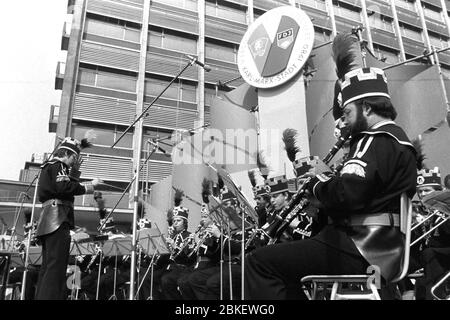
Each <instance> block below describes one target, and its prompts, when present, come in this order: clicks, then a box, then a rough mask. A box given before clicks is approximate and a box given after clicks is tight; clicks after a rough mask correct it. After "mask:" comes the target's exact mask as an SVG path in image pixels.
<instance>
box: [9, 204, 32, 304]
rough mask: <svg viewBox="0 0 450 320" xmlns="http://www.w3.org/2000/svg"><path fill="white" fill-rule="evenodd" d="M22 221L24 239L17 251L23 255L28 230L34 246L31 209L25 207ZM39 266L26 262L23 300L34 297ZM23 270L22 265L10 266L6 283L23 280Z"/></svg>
mask: <svg viewBox="0 0 450 320" xmlns="http://www.w3.org/2000/svg"><path fill="white" fill-rule="evenodd" d="M24 222H25V223H24V225H23V231H24V236H23V237H24V240H23V241H22V242H21V243H20V244H19V247H18V251H19V252H21V253H22V254H24V255H25V251H26V244H27V242H28V236H29V233H30V232H31V238H30V246H36V238H35V232H36V226H37V224H36V222H33V223H31V209H29V208H26V209H25V210H24ZM39 268H40V265H37V264H28V272H27V279H26V285H25V300H33V299H34V295H35V292H36V287H37V281H38V277H39ZM24 271H25V268H24V267H22V266H20V267H14V268H12V269H11V270H10V273H9V278H8V283H10V284H13V283H19V282H20V283H21V282H22V280H23V272H24Z"/></svg>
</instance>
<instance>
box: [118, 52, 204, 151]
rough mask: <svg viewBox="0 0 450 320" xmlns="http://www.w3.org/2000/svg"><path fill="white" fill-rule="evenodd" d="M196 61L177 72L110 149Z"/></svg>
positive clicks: (191, 61)
mask: <svg viewBox="0 0 450 320" xmlns="http://www.w3.org/2000/svg"><path fill="white" fill-rule="evenodd" d="M196 61H197V60H196V59H190V61H189V62H188V63H187V64H186V65H185V66H184V67H183V69H181V71H180V72H178V74H177V75H176V76H175V77H173V79H172V80H171V81H170V82H169V83H168V84H167V86H166V87H165V88H164V89H163V90H162V91H161V92H160V93H159V94H158V96H157V97H155V98H154V99H153V101H152V102H150V104H149V105H148V106H147V107H146V108H145V109H144V111H142V113H141V114H140V115H139V117H137V118H136V119H135V120H134V121H133V123H131V124H130V125H129V126H128V128H126V129H125V131H124V132H122V134H121V135H120V137H119V138H118V139H117V140H116V142H114V143H113V145H112V146H111V148H114V146H115V145H116V144H118V143H119V141H120V140H121V139H122V138H123V137H124V136H125V134H126V133H127V132H128V131H130V129H131V128H133V127H134V125H135V124H136V123H137V122H138V121H139V120H140V119H141V118H142V117H143V116H144V115H145V116H147V115H148V114H147V111H148V109H150V107H151V106H152V105H154V104H155V102H156V101H157V100H158V99H159V98H160V97H161V96H162V95H163V93H164V92H166V90H167V89H169V87H170V86H171V85H172V83H174V82H175V81H176V80H177V79H178V78H179V77H180V76H181V74H182V73H183V72H184V71H185V70H186V69H187V68H188V67H190V66H192V65H194V64H195V63H196Z"/></svg>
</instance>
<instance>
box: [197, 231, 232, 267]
mask: <svg viewBox="0 0 450 320" xmlns="http://www.w3.org/2000/svg"><path fill="white" fill-rule="evenodd" d="M220 240H221V239H220V238H216V237H214V236H212V235H206V236H205V238H204V241H203V243H202V245H201V246H200V248H199V250H198V255H199V256H201V257H207V258H209V259H210V260H211V262H216V263H217V262H219V261H220V254H221V248H223V254H224V256H227V257H228V259H230V257H229V250H228V242H229V245H230V249H231V250H230V251H231V257H233V256H235V255H238V254H239V253H240V252H241V245H240V242H239V241H237V240H234V239H230V238H229V237H228V236H223V237H222V247H221V244H220Z"/></svg>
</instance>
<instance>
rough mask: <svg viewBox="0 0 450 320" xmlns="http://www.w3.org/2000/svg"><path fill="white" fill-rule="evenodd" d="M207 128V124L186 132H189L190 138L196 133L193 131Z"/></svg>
mask: <svg viewBox="0 0 450 320" xmlns="http://www.w3.org/2000/svg"><path fill="white" fill-rule="evenodd" d="M208 127H209V124H204V125H202V126H201V127H198V128H194V129H190V130H188V131H187V132H189V134H190V135H191V136H193V135H194V134H195V133H196V132H195V131H197V130H198V129H202V128H208Z"/></svg>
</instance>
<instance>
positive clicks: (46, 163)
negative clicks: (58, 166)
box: [41, 159, 61, 168]
mask: <svg viewBox="0 0 450 320" xmlns="http://www.w3.org/2000/svg"><path fill="white" fill-rule="evenodd" d="M58 162H61V161H59V160H58V159H53V160H50V161H47V162H45V163H44V164H43V165H41V168H45V166H47V165H50V164H55V163H58Z"/></svg>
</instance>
